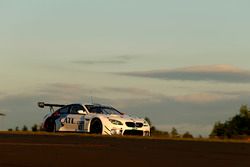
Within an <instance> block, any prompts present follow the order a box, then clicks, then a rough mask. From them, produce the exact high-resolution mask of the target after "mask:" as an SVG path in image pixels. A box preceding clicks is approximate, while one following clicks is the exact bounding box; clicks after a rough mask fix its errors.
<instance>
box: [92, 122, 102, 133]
mask: <svg viewBox="0 0 250 167" xmlns="http://www.w3.org/2000/svg"><path fill="white" fill-rule="evenodd" d="M90 133H91V134H102V122H101V121H100V120H99V119H93V120H92V121H91V124H90Z"/></svg>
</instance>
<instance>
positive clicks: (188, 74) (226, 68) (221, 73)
mask: <svg viewBox="0 0 250 167" xmlns="http://www.w3.org/2000/svg"><path fill="white" fill-rule="evenodd" d="M123 74H125V75H130V76H137V77H148V78H157V79H163V80H188V81H216V82H230V83H249V82H250V71H247V70H243V69H240V68H237V67H234V66H231V65H210V66H192V67H186V68H179V69H173V70H153V71H146V72H131V73H123Z"/></svg>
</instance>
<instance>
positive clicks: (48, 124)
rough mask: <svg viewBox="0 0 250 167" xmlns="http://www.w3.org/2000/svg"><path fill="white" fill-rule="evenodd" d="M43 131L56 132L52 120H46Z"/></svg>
mask: <svg viewBox="0 0 250 167" xmlns="http://www.w3.org/2000/svg"><path fill="white" fill-rule="evenodd" d="M44 129H45V130H46V131H47V132H56V123H55V121H54V120H53V119H52V118H49V119H47V120H46V122H45V125H44Z"/></svg>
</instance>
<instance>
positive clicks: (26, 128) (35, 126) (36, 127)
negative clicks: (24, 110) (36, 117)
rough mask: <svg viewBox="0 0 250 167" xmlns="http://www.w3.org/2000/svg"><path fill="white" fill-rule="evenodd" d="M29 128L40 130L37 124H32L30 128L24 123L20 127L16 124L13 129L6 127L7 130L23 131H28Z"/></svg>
mask: <svg viewBox="0 0 250 167" xmlns="http://www.w3.org/2000/svg"><path fill="white" fill-rule="evenodd" d="M30 130H31V131H32V132H37V131H41V127H40V126H38V125H37V124H34V125H33V126H32V127H31V128H30V129H29V128H28V127H27V126H26V125H24V126H23V127H22V128H21V129H20V128H19V127H18V126H16V128H15V129H12V128H10V129H8V131H24V132H25V131H30Z"/></svg>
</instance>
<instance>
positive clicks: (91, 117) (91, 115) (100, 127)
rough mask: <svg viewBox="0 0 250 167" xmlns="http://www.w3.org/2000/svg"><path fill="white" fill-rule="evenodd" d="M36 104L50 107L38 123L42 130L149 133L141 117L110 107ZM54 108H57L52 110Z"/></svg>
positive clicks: (105, 133) (148, 128)
mask: <svg viewBox="0 0 250 167" xmlns="http://www.w3.org/2000/svg"><path fill="white" fill-rule="evenodd" d="M38 106H39V107H40V108H44V107H50V113H49V114H47V115H46V116H45V117H44V120H43V123H42V127H43V129H44V130H46V131H48V132H81V133H91V134H102V135H135V136H150V126H149V124H148V122H147V121H146V120H145V119H142V118H137V117H131V116H129V115H125V114H124V113H121V112H119V111H118V110H116V109H115V108H113V107H112V106H107V105H101V104H69V105H62V104H48V103H44V102H38ZM55 107H57V108H59V109H57V110H56V111H55V110H54V108H55Z"/></svg>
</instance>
